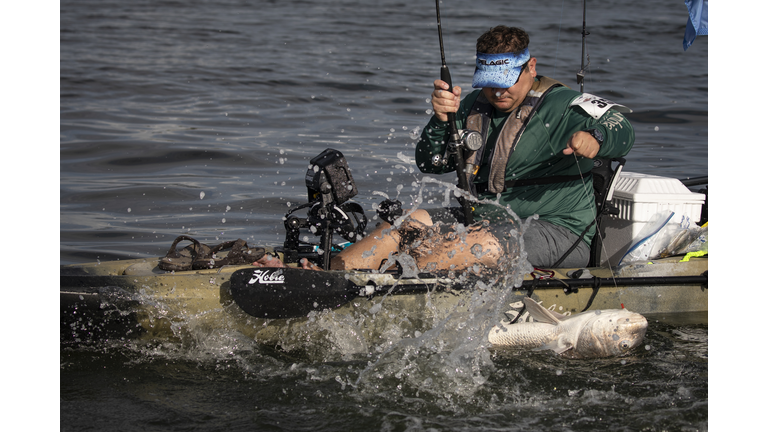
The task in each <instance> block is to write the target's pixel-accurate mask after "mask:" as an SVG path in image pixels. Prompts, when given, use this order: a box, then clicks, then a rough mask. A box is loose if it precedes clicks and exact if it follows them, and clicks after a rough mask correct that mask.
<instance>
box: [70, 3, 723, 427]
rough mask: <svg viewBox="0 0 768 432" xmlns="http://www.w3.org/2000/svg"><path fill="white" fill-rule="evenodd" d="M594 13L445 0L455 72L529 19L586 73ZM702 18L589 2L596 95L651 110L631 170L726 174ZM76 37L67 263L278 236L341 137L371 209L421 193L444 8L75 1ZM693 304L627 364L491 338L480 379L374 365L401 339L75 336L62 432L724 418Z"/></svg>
mask: <svg viewBox="0 0 768 432" xmlns="http://www.w3.org/2000/svg"><path fill="white" fill-rule="evenodd" d="M581 8H582V4H581V2H574V1H568V2H564V1H539V2H507V3H498V2H490V1H485V0H481V1H476V2H472V3H471V6H470V4H469V3H466V2H464V3H460V2H454V1H448V0H445V1H444V2H443V3H442V4H441V12H442V25H443V37H444V40H445V45H446V61H447V63H448V66H449V67H450V69H451V73H452V76H453V81H454V84H456V85H459V86H461V87H462V88H463V89H464V91H465V92H467V91H469V89H470V84H471V76H472V72H473V62H474V41H475V39H476V37H477V36H479V34H480V33H481V32H482V31H484V30H485V29H486V28H488V27H491V26H494V25H497V24H500V23H504V24H509V25H517V26H522V27H523V28H525V29H526V30H527V31H528V32H529V33H530V35H531V38H532V42H531V51H532V55H534V56H535V57H537V58H538V61H539V63H538V70H539V73H542V74H544V75H547V76H550V77H553V78H556V79H559V80H561V81H563V82H565V83H566V84H568V85H571V86H572V87H576V83H575V74H576V72H577V71H578V70H579V67H580V61H581V23H582V15H581V13H582V10H581ZM686 19H687V11H686V8H685V5H684V4H683V2H682V1H680V2H666V1H662V0H652V1H647V2H626V1H620V0H611V1H602V2H599V4H595V5H592V4H591V3H590V4H589V5H588V10H587V25H588V31H589V32H590V35H589V36H588V39H587V40H588V45H587V52H588V54H589V61H590V65H589V73H588V75H587V80H586V84H585V91H587V92H590V93H594V94H597V95H601V96H604V97H608V98H610V99H613V100H615V101H617V102H619V103H622V104H625V105H627V106H629V107H631V108H632V109H633V110H634V113H632V114H630V115H629V116H628V117H629V118H630V119H631V121H632V122H633V125H634V127H635V130H636V135H637V139H636V144H635V147H634V149H633V150H632V152H631V153H630V154H629V156H628V157H627V161H628V162H627V166H626V170H628V171H637V172H644V173H649V174H657V175H664V176H670V177H678V178H682V177H696V176H705V175H707V174H708V162H707V158H708V138H707V137H708V71H707V59H708V40H707V38H706V37H699V38H698V39H697V40H696V41H695V43H694V45H693V46H692V47H691V48H690V49H689V50H688V51H686V52H683V49H682V38H683V33H684V29H685V23H686ZM60 29H61V30H60V44H61V60H60V236H61V238H60V263H61V264H69V263H78V262H91V261H96V260H102V261H105V260H113V259H128V258H138V257H154V256H159V255H163V254H165V252H166V251H167V249H168V247H169V246H170V243H171V241H172V240H173V239H174V238H175V237H176V236H178V235H179V234H182V233H184V234H189V235H192V236H194V237H195V238H198V239H200V240H201V241H205V242H208V243H216V240H229V239H235V238H238V237H240V238H244V239H246V240H247V241H248V242H249V243H254V244H265V245H277V244H281V243H282V241H283V236H284V231H283V227H282V221H281V217H282V216H283V215H284V214H285V213H286V212H287V211H288V210H289V208H290V206H292V205H296V204H298V203H301V202H305V201H306V187H305V185H304V173H305V171H306V168H307V165H308V161H309V159H311V158H312V157H314V156H316V155H317V154H319V153H320V152H321V151H322V150H324V149H325V148H328V147H332V148H335V149H338V150H340V151H342V152H343V153H344V155H345V156H346V158H347V161H348V163H349V165H350V167H351V168H352V170H353V175H354V179H355V182H356V184H357V187H358V190H359V191H360V194H359V195H358V196H357V197H355V201H357V202H360V203H361V204H362V205H363V207H364V208H366V209H371V207H372V206H373V205H374V204H375V203H377V202H379V201H380V200H381V199H382V195H388V196H391V197H394V196H398V197H399V198H400V199H402V200H403V201H404V202H407V201H409V200H410V199H412V197H413V196H414V194H415V191H416V188H417V185H414V181H417V180H419V179H420V178H421V177H422V176H421V174H420V173H419V172H418V170H416V169H415V166H414V165H413V164H412V163H410V160H411V159H412V158H413V148H414V145H415V136H416V135H417V134H418V133H419V131H420V129H421V127H422V126H423V125H424V124H425V123H426V122H427V120H428V119H429V113H428V110H429V108H430V105H429V103H428V97H429V93H430V92H431V83H432V81H433V80H434V79H436V78H437V77H438V76H439V68H440V56H439V45H438V39H437V24H436V19H435V10H434V3H432V2H418V3H413V2H404V1H395V0H389V1H379V2H362V1H351V0H348V1H332V0H320V1H282V2H277V1H257V2H242V1H234V0H233V1H226V0H214V1H199V2H178V1H131V2H116V1H109V0H108V1H83V0H73V1H62V2H61V10H60ZM443 180H445V181H453V178H447V177H446V178H443ZM438 204H439V201H436V202H435V205H438ZM370 216H371V215H369V217H370ZM388 312H389V313H395V312H396V311H388ZM693 318H695V319H691V320H689V321H688V322H679V320H678V321H674V320H670V319H669V318H667V317H664V318H661V319H659V320H658V322H656V321H653V320H652V321H651V327H650V330H649V334H648V336H647V338H648V349H641V350H640V351H639V352H638V353H637V354H636V355H634V356H632V357H628V358H625V359H610V360H600V361H573V360H566V359H561V358H558V357H553V356H551V355H547V354H544V353H531V352H522V353H519V352H505V351H494V352H488V354H487V355H488V356H489V363H484V364H486V366H484V367H491V366H488V365H492V369H493V371H492V372H485V373H484V375H483V374H481V376H487V377H488V378H487V382H485V383H480V384H478V383H475V382H472V383H470V384H466V383H465V382H464V380H466V379H469V380H470V381H471V377H472V376H475V375H472V374H471V373H469V374H467V373H464V372H461V371H458V372H456V373H454V374H447V373H445V372H444V370H440V371H438V372H440V373H437V374H436V375H435V376H434V378H433V381H432V382H431V383H424V382H419V383H413V382H411V381H408V380H403V379H401V378H400V377H397V376H395V375H394V374H392V375H389V374H384V375H382V376H381V377H370V378H368V379H361V378H360V377H361V376H366V375H365V374H364V373H363V371H365V370H367V368H368V365H369V362H373V363H376V362H377V361H381V360H382V359H384V360H386V359H387V358H386V357H384V354H383V352H384V351H385V350H384V349H383V347H381V346H379V347H378V348H379V349H378V350H377V349H376V348H377V347H371V352H370V353H368V354H365V355H360V354H356V355H352V356H349V357H343V356H340V357H336V356H335V354H333V353H331V352H325V353H323V355H322V356H320V358H318V357H316V356H308V355H306V354H304V355H302V354H301V353H299V354H295V356H294V354H287V353H285V352H282V351H275V350H274V349H272V348H270V347H265V346H261V345H258V344H256V343H254V342H253V341H251V340H248V339H247V338H243V337H242V335H238V334H230V333H227V332H225V331H219V332H218V333H217V332H216V331H214V332H211V333H202V334H200V335H197V336H196V338H195V341H194V342H189V343H183V344H178V343H171V342H153V343H146V342H142V343H139V342H131V341H120V340H119V339H118V340H117V341H112V340H110V341H107V342H104V343H102V344H95V345H86V346H79V345H71V344H69V343H65V342H62V345H61V389H60V390H61V427H62V430H87V429H89V428H93V429H98V430H190V429H200V430H220V429H234V430H246V429H247V430H252V429H269V430H328V431H330V430H338V429H342V428H343V429H348V430H371V429H374V430H428V429H430V428H434V429H437V430H477V429H493V430H542V429H548V430H600V429H609V428H610V429H611V430H706V429H707V415H708V386H707V368H708V366H707V365H708V361H707V332H708V329H707V324H706V317H693ZM395 344H397V343H396V342H395ZM440 355H441V354H440V353H439V352H438V353H435V354H431V355H430V356H427V357H425V358H424V359H419V358H416V359H412V361H414V362H416V364H417V365H418V366H419V367H422V368H427V369H428V368H430V367H431V366H430V365H432V364H435V362H438V363H439V361H440V359H441V357H440ZM393 361H394V360H393ZM395 364H398V363H396V362H395ZM441 371H442V372H441ZM425 373H426V372H425ZM441 373H442V375H441ZM452 383H459V384H456V385H465V384H466V386H467V387H463V388H461V389H455V388H453V387H451V386H452V385H453V384H452ZM462 383H463V384H462ZM430 389H437V390H430Z"/></svg>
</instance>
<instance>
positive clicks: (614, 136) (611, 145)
mask: <svg viewBox="0 0 768 432" xmlns="http://www.w3.org/2000/svg"><path fill="white" fill-rule="evenodd" d="M591 127H592V128H595V129H599V130H600V132H602V133H603V137H604V140H603V145H601V146H600V151H599V152H597V157H602V158H613V157H624V156H626V155H627V153H629V150H630V149H632V145H633V144H634V143H635V130H634V128H633V127H632V124H631V123H629V120H627V118H626V117H624V115H623V114H621V113H620V112H618V111H615V110H612V109H611V110H608V111H607V112H606V113H605V114H603V116H602V117H600V118H599V119H598V120H597V122H596V123H595V124H593V125H592V126H591Z"/></svg>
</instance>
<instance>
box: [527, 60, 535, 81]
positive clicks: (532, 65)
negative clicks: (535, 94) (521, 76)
mask: <svg viewBox="0 0 768 432" xmlns="http://www.w3.org/2000/svg"><path fill="white" fill-rule="evenodd" d="M528 70H529V71H531V75H532V76H533V77H534V78H536V57H531V59H530V60H528Z"/></svg>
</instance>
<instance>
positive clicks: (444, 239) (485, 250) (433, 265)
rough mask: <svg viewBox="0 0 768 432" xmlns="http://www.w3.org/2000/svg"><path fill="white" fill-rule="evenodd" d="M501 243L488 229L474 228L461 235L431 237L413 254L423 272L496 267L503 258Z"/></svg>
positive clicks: (451, 234) (453, 233) (455, 233)
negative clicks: (478, 266) (477, 266)
mask: <svg viewBox="0 0 768 432" xmlns="http://www.w3.org/2000/svg"><path fill="white" fill-rule="evenodd" d="M503 250H504V249H503V248H502V246H501V243H500V242H499V240H498V239H497V238H496V236H494V235H493V234H491V233H490V232H489V231H488V230H487V229H485V228H481V227H471V228H469V229H468V230H467V231H465V232H462V233H457V232H451V233H449V234H447V235H445V236H440V237H437V238H428V239H426V240H425V241H423V242H422V244H421V245H420V246H419V247H418V248H416V249H414V250H413V251H411V255H413V256H414V258H416V264H417V265H418V267H419V268H420V269H423V270H426V271H432V270H437V269H440V270H455V271H461V270H466V269H468V268H470V267H472V266H474V265H480V266H482V267H488V268H496V267H498V265H499V260H500V259H501V257H502V256H503V254H504V252H503Z"/></svg>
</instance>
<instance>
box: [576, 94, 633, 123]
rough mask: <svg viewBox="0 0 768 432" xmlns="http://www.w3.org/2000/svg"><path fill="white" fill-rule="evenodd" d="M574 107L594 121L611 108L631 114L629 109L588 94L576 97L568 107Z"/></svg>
mask: <svg viewBox="0 0 768 432" xmlns="http://www.w3.org/2000/svg"><path fill="white" fill-rule="evenodd" d="M576 105H578V106H579V107H581V109H583V110H584V111H585V112H586V113H587V114H589V115H590V116H592V117H593V118H594V119H595V120H597V119H599V118H600V117H602V116H603V114H605V113H606V111H608V110H609V109H611V108H613V109H614V110H616V111H618V112H622V113H631V112H632V110H631V109H629V108H627V107H625V106H624V105H620V104H617V103H616V102H613V101H609V100H608V99H605V98H601V97H599V96H595V95H593V94H589V93H582V95H581V96H579V97H577V98H576V99H574V101H573V102H571V105H570V106H576Z"/></svg>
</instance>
